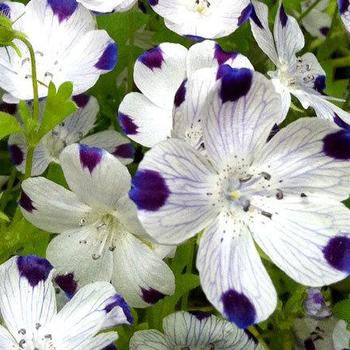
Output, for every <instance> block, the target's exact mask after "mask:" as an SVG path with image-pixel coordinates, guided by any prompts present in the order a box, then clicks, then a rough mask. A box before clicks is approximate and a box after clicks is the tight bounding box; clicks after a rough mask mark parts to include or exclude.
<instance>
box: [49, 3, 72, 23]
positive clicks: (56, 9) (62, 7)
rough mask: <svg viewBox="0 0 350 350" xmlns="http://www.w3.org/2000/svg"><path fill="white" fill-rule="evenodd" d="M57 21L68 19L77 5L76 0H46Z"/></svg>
mask: <svg viewBox="0 0 350 350" xmlns="http://www.w3.org/2000/svg"><path fill="white" fill-rule="evenodd" d="M47 2H48V4H49V5H50V7H51V9H52V11H53V13H54V14H55V15H56V16H57V17H58V20H59V22H60V23H61V22H63V21H64V20H67V19H69V17H71V16H72V14H73V13H74V12H75V10H76V9H77V7H78V3H77V2H76V0H47Z"/></svg>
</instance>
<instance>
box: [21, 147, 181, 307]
mask: <svg viewBox="0 0 350 350" xmlns="http://www.w3.org/2000/svg"><path fill="white" fill-rule="evenodd" d="M60 164H61V166H62V169H63V173H64V175H65V178H66V181H67V183H68V185H69V188H70V189H71V191H69V190H67V189H65V188H64V187H61V186H59V185H57V184H55V183H54V182H52V181H49V180H47V179H45V178H43V177H37V178H30V179H28V180H26V181H24V182H23V185H22V188H23V192H22V197H21V200H20V206H21V209H22V212H23V215H24V216H25V217H26V218H27V219H28V220H29V221H30V222H31V223H32V224H34V225H35V226H37V227H39V228H41V229H43V230H46V231H48V232H54V233H59V235H58V236H56V237H55V238H54V239H53V240H52V241H51V242H50V243H49V246H48V248H47V253H46V254H47V257H48V259H49V260H50V261H51V262H52V264H53V265H54V266H55V268H57V270H58V272H59V273H61V274H66V273H70V272H73V273H74V279H75V280H76V281H77V283H78V284H79V286H82V285H85V284H87V283H90V282H93V281H100V280H101V281H112V283H113V285H114V286H115V288H116V290H117V291H118V292H119V293H120V294H122V295H125V298H126V299H127V301H128V302H129V303H130V305H132V306H134V307H146V306H149V305H151V304H154V303H156V302H157V301H158V300H159V299H161V298H162V297H164V296H165V295H169V294H172V293H173V292H174V288H175V286H174V285H175V281H174V275H173V273H172V271H171V270H170V268H169V267H168V266H167V264H166V263H165V262H164V261H163V260H162V258H163V257H164V256H165V255H166V254H167V253H168V252H167V251H162V254H163V256H160V255H158V254H157V252H155V251H154V250H153V249H152V248H153V246H152V244H151V243H148V241H149V240H150V239H149V236H148V235H147V234H146V232H145V231H144V229H143V228H142V226H141V224H140V222H139V221H138V219H137V213H136V208H135V205H134V203H133V202H132V201H131V200H130V199H129V197H128V191H129V189H130V186H131V183H130V180H131V179H130V174H129V172H128V170H127V168H126V167H125V166H124V165H123V164H121V163H120V161H119V160H118V159H116V158H115V157H114V156H113V155H111V154H110V153H108V152H106V151H104V150H102V149H99V148H92V147H89V146H87V145H77V144H74V145H71V146H68V147H67V148H65V150H64V151H63V152H62V153H61V155H60ZM159 254H161V253H159Z"/></svg>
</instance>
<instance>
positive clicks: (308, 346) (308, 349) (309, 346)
mask: <svg viewBox="0 0 350 350" xmlns="http://www.w3.org/2000/svg"><path fill="white" fill-rule="evenodd" d="M304 347H305V350H316V347H315V344H314V342H313V340H312V339H311V338H307V339H306V340H305V341H304Z"/></svg>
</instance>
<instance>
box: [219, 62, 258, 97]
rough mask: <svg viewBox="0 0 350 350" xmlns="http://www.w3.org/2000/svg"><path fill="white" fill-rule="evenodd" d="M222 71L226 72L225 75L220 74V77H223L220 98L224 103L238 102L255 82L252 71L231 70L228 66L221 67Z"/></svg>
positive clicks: (243, 69) (244, 69)
mask: <svg viewBox="0 0 350 350" xmlns="http://www.w3.org/2000/svg"><path fill="white" fill-rule="evenodd" d="M225 66H226V67H225ZM220 69H221V70H225V72H224V73H222V72H221V73H219V72H218V76H219V75H221V88H220V97H221V99H222V102H223V103H225V102H227V101H232V102H234V101H237V100H238V99H240V98H241V97H243V96H245V95H246V94H247V93H248V92H249V90H250V87H251V85H252V80H253V75H252V71H251V70H249V69H247V68H241V69H237V68H231V67H229V66H227V65H223V66H221V67H220V68H219V70H220Z"/></svg>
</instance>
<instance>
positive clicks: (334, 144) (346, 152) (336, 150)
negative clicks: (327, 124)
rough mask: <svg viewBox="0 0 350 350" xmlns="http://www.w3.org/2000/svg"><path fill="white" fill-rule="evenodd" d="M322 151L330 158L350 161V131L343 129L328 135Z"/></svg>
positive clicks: (324, 140)
mask: <svg viewBox="0 0 350 350" xmlns="http://www.w3.org/2000/svg"><path fill="white" fill-rule="evenodd" d="M322 150H323V152H324V153H325V154H326V155H327V156H328V157H332V158H334V159H339V160H350V130H347V129H342V130H339V131H336V132H334V133H332V134H328V135H326V136H325V137H324V138H323V149H322Z"/></svg>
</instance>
